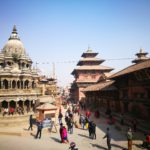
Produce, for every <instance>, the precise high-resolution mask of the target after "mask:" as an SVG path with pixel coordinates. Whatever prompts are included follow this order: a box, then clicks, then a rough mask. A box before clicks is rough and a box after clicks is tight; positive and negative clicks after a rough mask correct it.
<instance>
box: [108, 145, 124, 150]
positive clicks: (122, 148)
mask: <svg viewBox="0 0 150 150" xmlns="http://www.w3.org/2000/svg"><path fill="white" fill-rule="evenodd" d="M111 146H112V147H117V148H120V149H121V150H126V148H124V147H122V146H120V145H117V144H111Z"/></svg>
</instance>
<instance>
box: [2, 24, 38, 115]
mask: <svg viewBox="0 0 150 150" xmlns="http://www.w3.org/2000/svg"><path fill="white" fill-rule="evenodd" d="M38 77H39V76H38V74H37V72H36V70H35V69H32V60H31V59H30V57H29V56H28V55H27V53H26V50H25V48H24V46H23V43H22V42H21V40H20V38H19V37H18V33H17V29H16V26H14V27H13V31H12V33H11V35H10V38H9V39H8V41H7V42H6V44H5V45H4V47H3V49H2V50H1V52H0V110H1V113H2V111H3V110H4V109H6V108H8V110H9V109H10V108H13V109H14V111H15V112H17V109H18V108H21V109H22V110H23V111H26V110H27V111H31V110H33V108H34V106H35V104H36V101H37V100H38V95H41V89H40V88H38V87H37V84H38Z"/></svg>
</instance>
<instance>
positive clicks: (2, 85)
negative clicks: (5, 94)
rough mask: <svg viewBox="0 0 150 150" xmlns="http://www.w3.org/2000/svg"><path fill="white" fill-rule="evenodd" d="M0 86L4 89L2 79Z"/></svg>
mask: <svg viewBox="0 0 150 150" xmlns="http://www.w3.org/2000/svg"><path fill="white" fill-rule="evenodd" d="M1 88H2V89H4V84H3V81H1Z"/></svg>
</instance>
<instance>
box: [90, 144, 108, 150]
mask: <svg viewBox="0 0 150 150" xmlns="http://www.w3.org/2000/svg"><path fill="white" fill-rule="evenodd" d="M90 144H91V145H92V146H93V147H97V148H99V149H102V150H107V148H105V147H103V146H100V145H98V144H92V143H90Z"/></svg>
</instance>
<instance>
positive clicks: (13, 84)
mask: <svg viewBox="0 0 150 150" xmlns="http://www.w3.org/2000/svg"><path fill="white" fill-rule="evenodd" d="M15 87H16V81H15V80H13V81H12V88H13V89H14V88H15Z"/></svg>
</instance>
